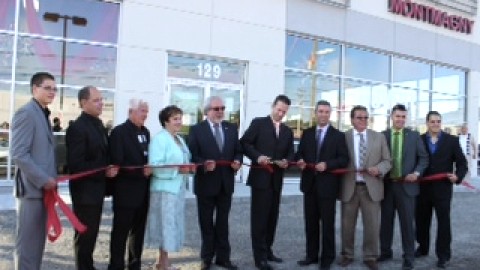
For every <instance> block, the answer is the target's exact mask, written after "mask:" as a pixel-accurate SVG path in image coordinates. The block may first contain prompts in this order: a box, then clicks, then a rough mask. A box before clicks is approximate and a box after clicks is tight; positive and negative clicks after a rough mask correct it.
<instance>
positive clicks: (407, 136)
mask: <svg viewBox="0 0 480 270" xmlns="http://www.w3.org/2000/svg"><path fill="white" fill-rule="evenodd" d="M382 133H383V135H385V138H386V139H387V144H388V148H389V149H392V148H391V137H392V136H391V133H392V131H391V129H387V130H385V131H383V132H382ZM392 166H393V164H392ZM427 166H428V153H427V151H426V150H425V144H424V143H423V142H422V139H421V138H420V134H419V133H418V132H417V131H413V130H411V129H409V128H404V129H403V147H402V177H405V176H406V175H407V174H410V173H414V172H418V173H420V175H423V173H424V171H425V169H426V168H427ZM388 177H389V176H388V175H387V176H386V178H388ZM388 183H389V181H387V182H386V184H387V185H388ZM403 189H404V190H405V192H406V193H407V194H408V195H409V196H412V197H413V196H417V195H418V193H419V189H418V183H417V182H413V183H409V182H405V183H404V184H403Z"/></svg>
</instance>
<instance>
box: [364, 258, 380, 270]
mask: <svg viewBox="0 0 480 270" xmlns="http://www.w3.org/2000/svg"><path fill="white" fill-rule="evenodd" d="M363 263H364V264H365V265H366V266H367V267H368V269H370V270H378V264H377V262H376V261H374V260H368V261H363Z"/></svg>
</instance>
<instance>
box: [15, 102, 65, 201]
mask: <svg viewBox="0 0 480 270" xmlns="http://www.w3.org/2000/svg"><path fill="white" fill-rule="evenodd" d="M47 121H48V120H47V119H46V117H45V113H44V111H43V110H42V108H41V107H40V105H39V104H38V103H37V101H35V100H34V99H32V100H31V101H30V102H28V103H27V104H25V105H24V106H23V107H21V108H20V109H18V111H17V112H16V113H15V115H14V116H13V119H12V136H11V138H12V141H11V153H12V159H13V161H14V162H15V165H16V166H17V168H18V170H17V175H16V177H15V194H16V196H17V197H23V198H43V186H44V185H45V184H46V183H47V181H48V179H50V178H55V177H57V171H56V167H57V166H56V163H55V139H54V137H53V133H52V130H51V128H50V124H49V122H47Z"/></svg>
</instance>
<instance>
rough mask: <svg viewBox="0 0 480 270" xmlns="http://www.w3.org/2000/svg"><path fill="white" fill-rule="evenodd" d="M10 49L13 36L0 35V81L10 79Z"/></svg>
mask: <svg viewBox="0 0 480 270" xmlns="http://www.w3.org/2000/svg"><path fill="white" fill-rule="evenodd" d="M0 1H1V0H0ZM12 48H13V36H11V35H3V34H0V79H10V78H11V74H12V54H13V53H12Z"/></svg>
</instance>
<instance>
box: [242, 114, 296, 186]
mask: <svg viewBox="0 0 480 270" xmlns="http://www.w3.org/2000/svg"><path fill="white" fill-rule="evenodd" d="M240 142H241V144H242V147H243V151H244V153H245V155H246V156H247V157H248V158H249V159H250V160H251V161H252V165H258V163H257V160H258V157H259V156H261V155H264V156H268V157H270V158H271V159H272V160H281V159H286V160H288V161H292V160H293V158H294V152H293V132H292V130H291V129H290V128H289V127H287V126H286V125H285V124H283V123H282V124H281V125H280V133H279V136H278V138H277V135H276V134H275V126H274V124H273V121H272V119H271V118H270V116H266V117H258V118H255V119H253V120H252V123H251V124H250V126H249V127H248V129H247V130H246V131H245V133H244V134H243V137H242V139H240ZM273 168H274V173H273V177H272V174H271V173H270V172H268V171H267V170H265V169H262V168H251V169H250V173H249V175H248V179H247V185H250V186H251V187H254V188H262V189H266V188H269V187H271V186H272V184H273V188H274V189H275V190H281V188H282V185H283V174H284V169H281V168H280V167H278V166H276V165H273ZM272 181H273V183H272Z"/></svg>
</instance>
